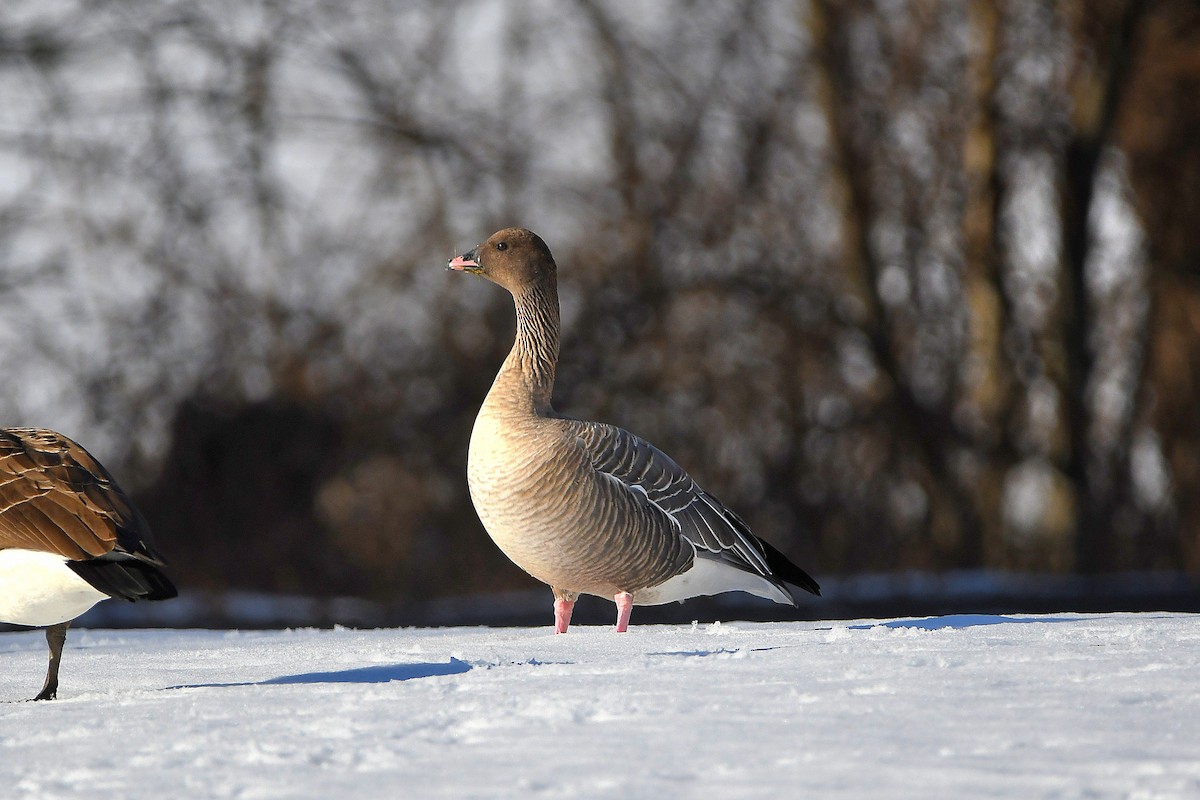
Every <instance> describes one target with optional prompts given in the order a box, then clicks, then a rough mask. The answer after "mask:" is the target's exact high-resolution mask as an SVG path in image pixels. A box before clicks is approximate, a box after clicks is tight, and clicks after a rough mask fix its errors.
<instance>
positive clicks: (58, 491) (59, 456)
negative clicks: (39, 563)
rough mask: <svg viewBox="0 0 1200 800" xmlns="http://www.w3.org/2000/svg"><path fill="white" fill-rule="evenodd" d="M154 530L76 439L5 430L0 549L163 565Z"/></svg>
mask: <svg viewBox="0 0 1200 800" xmlns="http://www.w3.org/2000/svg"><path fill="white" fill-rule="evenodd" d="M149 535H150V534H149V526H148V525H147V524H146V521H145V520H144V519H143V518H142V515H141V514H139V513H138V511H137V509H136V508H134V506H133V505H132V504H131V503H130V502H129V498H128V497H126V496H125V493H124V492H123V491H121V488H120V487H119V486H117V484H116V482H115V481H114V480H113V478H112V476H111V475H109V473H108V470H106V469H105V468H104V467H103V466H102V465H101V464H100V463H99V462H98V461H96V460H95V459H94V458H92V456H91V454H90V453H88V452H87V451H86V450H84V449H83V448H82V447H80V446H79V445H78V444H76V443H75V442H73V441H72V440H70V439H68V438H67V437H66V436H63V435H62V434H59V433H55V432H54V431H48V430H45V429H42V428H10V429H7V430H0V549H4V548H10V547H12V548H22V549H27V550H37V551H42V552H48V553H57V554H58V555H61V556H63V557H64V558H66V559H69V560H72V561H85V560H89V559H96V558H100V557H102V556H108V555H109V554H112V555H113V556H116V557H121V556H124V557H132V558H135V559H137V560H139V561H144V562H148V563H150V564H159V565H161V564H162V563H163V561H162V557H161V556H159V555H158V553H157V552H156V551H155V550H154V548H153V546H152V545H151V544H150V541H149Z"/></svg>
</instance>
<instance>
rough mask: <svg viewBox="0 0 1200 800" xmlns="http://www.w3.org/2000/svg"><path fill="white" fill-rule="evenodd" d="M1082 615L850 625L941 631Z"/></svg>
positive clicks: (853, 627)
mask: <svg viewBox="0 0 1200 800" xmlns="http://www.w3.org/2000/svg"><path fill="white" fill-rule="evenodd" d="M1081 621H1083V618H1082V617H1006V616H1002V615H998V614H947V615H945V616H943V617H926V618H925V619H894V620H891V621H889V622H873V623H870V624H867V625H850V626H849V628H850V630H854V631H865V630H870V629H871V628H916V629H918V630H923V631H940V630H944V629H945V628H953V629H955V630H957V629H960V628H974V627H978V626H980V625H1003V624H1005V623H1009V622H1016V623H1021V624H1027V623H1030V622H1081Z"/></svg>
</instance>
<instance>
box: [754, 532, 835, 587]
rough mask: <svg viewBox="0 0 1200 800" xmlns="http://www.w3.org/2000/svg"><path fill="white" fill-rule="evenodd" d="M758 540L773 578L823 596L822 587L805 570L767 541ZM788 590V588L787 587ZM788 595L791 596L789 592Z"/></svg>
mask: <svg viewBox="0 0 1200 800" xmlns="http://www.w3.org/2000/svg"><path fill="white" fill-rule="evenodd" d="M754 538H755V539H758V544H759V546H761V547H762V549H763V555H765V556H766V557H767V566H768V567H770V568H771V576H772V577H773V578H776V579H777V580H780V581H783V582H784V583H786V584H789V585H791V586H799V587H800V588H801V589H803V590H804V591H806V592H808V593H809V594H815V595H817V596H818V597H820V596H821V585H820V584H819V583H817V582H816V581H815V580H813V577H812V576H811V575H809V574H808V573H807V572H805V571H804V570H802V569H800V567H797V566H796V565H795V564H793V563H792V562H791V561H788V558H787V556H785V555H784V554H783V553H781V552H779V551H778V550H776V549H775V547H774V546H773V545H772V544H771V543H770V542H768V541H767V540H765V539H759V537H757V536H755V537H754ZM785 588H786V587H785ZM788 594H791V592H790V591H789V592H788ZM792 602H795V596H794V595H793V597H792Z"/></svg>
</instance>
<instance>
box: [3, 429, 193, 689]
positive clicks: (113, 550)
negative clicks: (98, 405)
mask: <svg viewBox="0 0 1200 800" xmlns="http://www.w3.org/2000/svg"><path fill="white" fill-rule="evenodd" d="M161 566H163V559H162V557H161V556H160V555H159V554H158V552H157V551H156V550H155V549H154V547H153V545H152V544H151V543H150V528H149V526H148V525H147V524H146V521H145V520H144V519H143V518H142V515H141V514H139V513H138V511H137V509H136V508H134V507H133V504H132V503H130V502H129V498H128V497H126V496H125V493H124V492H122V491H121V488H120V487H119V486H117V483H116V481H114V480H113V479H112V476H111V475H109V474H108V471H107V470H106V469H104V467H103V466H101V465H100V463H99V462H98V461H96V460H95V459H94V458H92V456H91V454H89V453H88V452H87V451H86V450H84V449H83V448H82V447H80V446H79V445H78V444H76V443H75V442H73V441H71V440H70V439H68V438H67V437H65V436H63V435H62V434H59V433H55V432H54V431H48V430H44V429H41V428H11V429H8V430H3V429H0V622H8V623H12V624H14V625H31V626H34V627H44V628H46V643H47V644H48V645H49V646H50V665H49V667H48V668H47V670H46V681H45V683H44V685H43V686H42V690H41V691H40V692H39V693H38V695H37V697H35V698H33V699H34V700H50V699H53V698H54V697H55V696H56V695H57V693H58V667H59V662H60V661H61V660H62V649H63V644H64V643H65V642H66V640H67V628H68V627H69V626H70V624H71V620H73V619H75V618H76V617H78V616H79V615H80V614H82V613H83V612H85V611H87V610H88V609H89V608H91V607H92V606H94V605H95V604H96V603H98V602H100V601H101V600H106V599H108V598H109V597H118V598H121V599H124V600H166V599H168V598H171V597H174V596H175V595H176V591H175V587H174V586H173V585H172V584H171V581H169V580H168V579H167V577H166V576H165V575H163V574H162V572H160V571H159V567H161Z"/></svg>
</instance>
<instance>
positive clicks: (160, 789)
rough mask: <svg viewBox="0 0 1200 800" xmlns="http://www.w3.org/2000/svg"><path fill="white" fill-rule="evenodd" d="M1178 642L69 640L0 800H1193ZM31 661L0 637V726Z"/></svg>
mask: <svg viewBox="0 0 1200 800" xmlns="http://www.w3.org/2000/svg"><path fill="white" fill-rule="evenodd" d="M1198 622H1200V620H1198V619H1197V618H1196V617H1194V616H1190V615H1185V614H1103V615H1078V614H1057V615H1052V616H1028V617H1018V616H990V615H958V616H949V617H933V618H926V619H898V620H890V621H861V622H837V623H822V622H815V623H814V622H803V623H736V624H729V623H726V624H720V623H717V624H712V625H707V624H705V625H696V624H693V625H691V626H688V625H683V626H652V625H645V626H641V627H639V626H637V625H636V624H635V625H634V626H633V627H632V628H631V629H630V632H629V633H627V634H623V635H617V634H615V633H614V632H613V631H612V629H611V628H609V627H588V626H577V627H574V628H572V629H571V631H570V633H568V634H567V635H565V636H554V635H553V634H552V633H551V632H550V629H549V627H542V628H532V629H531V628H441V629H398V630H397V629H391V630H352V629H346V628H340V629H339V628H335V629H333V630H315V629H302V630H287V631H258V632H249V631H231V632H216V631H205V630H142V631H106V630H76V631H72V633H71V636H70V638H69V640H68V643H67V650H66V653H65V655H64V662H63V676H62V686H61V688H60V699H59V700H57V701H54V702H49V703H25V702H10V703H0V796H3V797H5V798H38V800H52V799H53V798H75V797H86V798H122V799H123V800H124V799H128V798H162V797H218V798H235V797H236V798H333V797H336V798H385V797H388V798H390V797H454V798H461V797H522V798H526V797H539V796H547V797H620V798H639V797H655V798H661V797H689V798H691V797H721V798H737V797H821V798H824V799H825V800H828V799H829V798H864V797H887V798H941V797H944V798H963V797H973V798H981V797H987V798H991V797H1011V798H1032V797H1055V798H1074V797H1124V798H1174V797H1198V796H1200V745H1198V742H1200V691H1197V683H1196V672H1195V665H1196V664H1197V663H1200V625H1198ZM635 623H636V620H635ZM45 659H46V650H45V643H44V640H43V637H42V634H41V632H40V631H31V632H19V633H8V634H5V635H3V636H2V637H0V698H3V699H5V700H13V699H17V698H24V697H29V696H31V695H32V694H34V693H35V692H36V691H37V689H38V687H39V686H40V685H41V680H42V676H43V671H44V669H45Z"/></svg>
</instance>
